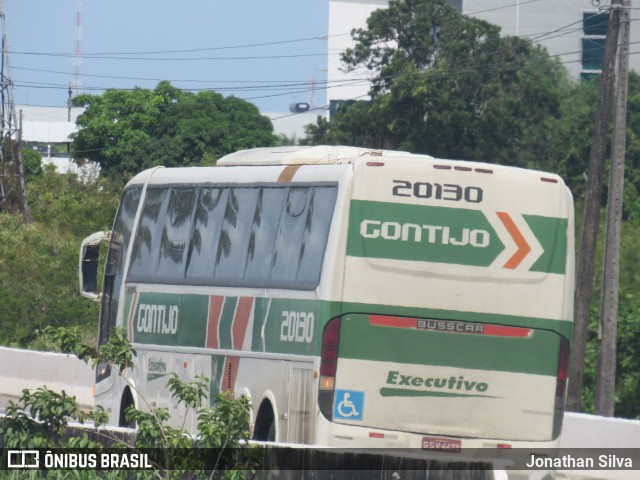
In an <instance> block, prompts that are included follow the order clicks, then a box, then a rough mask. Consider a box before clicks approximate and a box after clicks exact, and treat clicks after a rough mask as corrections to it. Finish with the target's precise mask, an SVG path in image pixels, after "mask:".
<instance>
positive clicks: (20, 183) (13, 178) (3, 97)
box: [0, 0, 31, 223]
mask: <svg viewBox="0 0 640 480" xmlns="http://www.w3.org/2000/svg"><path fill="white" fill-rule="evenodd" d="M0 23H1V24H2V60H1V63H0V79H1V83H0V101H1V102H0V103H1V106H0V108H1V109H2V111H1V114H2V115H1V118H0V128H1V131H0V135H1V137H0V164H1V165H0V166H1V170H0V207H5V205H6V204H7V203H9V200H10V199H11V197H12V196H14V195H15V198H17V203H18V204H19V206H20V209H21V210H22V215H23V217H24V221H25V223H29V222H30V221H31V216H30V214H29V206H28V204H27V187H26V184H25V179H24V167H23V165H22V157H21V152H20V149H19V148H20V147H19V146H18V147H17V149H16V145H15V144H14V141H13V136H14V135H15V134H16V133H17V132H18V129H17V128H16V112H15V104H14V102H13V81H12V80H11V69H10V67H9V51H8V45H7V25H6V19H5V15H4V3H3V2H2V0H0ZM14 191H15V194H13V192H14Z"/></svg>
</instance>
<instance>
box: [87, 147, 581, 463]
mask: <svg viewBox="0 0 640 480" xmlns="http://www.w3.org/2000/svg"><path fill="white" fill-rule="evenodd" d="M573 228H574V226H573V204H572V198H571V194H570V192H569V190H568V189H567V187H566V186H565V184H564V183H563V181H562V180H561V179H560V178H559V177H558V176H556V175H553V174H548V173H542V172H538V171H531V170H524V169H517V168H511V167H505V166H498V165H490V164H484V163H477V162H466V161H451V160H441V159H436V158H432V157H429V156H426V155H412V154H408V153H404V152H392V151H375V150H368V149H360V148H354V147H326V146H318V147H279V148H261V149H253V150H247V151H241V152H237V153H234V154H231V155H228V156H226V157H224V158H222V159H221V160H220V161H219V162H218V166H216V167H202V168H201V167H191V168H166V169H165V168H154V169H150V170H147V171H144V172H142V173H140V174H139V175H137V176H136V177H135V178H133V179H132V180H131V181H130V182H129V183H128V184H127V186H126V188H125V190H124V193H123V196H122V201H121V203H120V207H119V210H118V213H117V216H116V219H115V223H114V226H113V230H112V231H111V232H98V233H96V234H94V235H92V236H90V237H88V238H87V239H85V241H84V242H83V244H82V248H81V253H80V260H81V262H80V263H81V265H80V283H81V291H82V293H83V295H85V296H87V297H90V298H93V299H96V300H99V301H100V302H101V314H100V328H99V342H101V343H102V342H105V341H106V339H107V338H108V336H109V332H110V330H111V329H112V328H114V327H115V326H119V327H123V328H124V329H125V330H126V331H127V332H128V337H129V339H130V341H131V342H132V343H133V345H134V348H135V349H136V350H137V352H138V357H137V366H136V368H135V369H132V370H130V371H127V372H125V374H124V375H123V376H122V377H121V376H119V375H118V374H117V372H115V371H114V369H110V368H109V367H108V366H104V365H99V366H98V368H97V372H96V385H95V399H96V403H97V404H99V405H103V406H104V407H105V408H106V410H107V411H108V413H109V415H110V422H111V423H113V424H121V425H122V424H124V423H125V422H124V415H123V412H124V409H125V408H126V407H127V406H128V405H132V404H133V405H135V406H137V407H139V408H148V407H147V406H146V405H150V406H152V407H155V406H157V407H166V408H168V409H169V411H170V413H171V414H172V417H173V418H175V419H176V421H178V420H179V421H180V423H181V422H182V420H183V415H184V412H182V411H180V410H179V407H178V406H177V405H176V404H175V401H174V400H173V399H172V398H171V397H170V395H169V394H168V390H167V379H168V375H169V374H170V373H171V372H175V373H176V374H178V375H179V376H180V378H182V379H183V380H186V381H189V380H191V379H193V378H194V377H195V376H196V375H205V376H206V377H208V378H210V382H211V385H210V390H211V393H212V394H215V393H217V392H220V391H226V390H229V391H231V392H233V394H234V395H235V396H237V397H240V396H245V397H247V398H248V399H249V400H250V402H251V405H252V414H251V415H252V417H251V425H250V427H251V431H252V435H253V438H255V439H258V440H267V441H270V440H275V441H279V442H288V443H304V444H313V445H323V446H337V447H341V446H345V447H385V448H396V447H398V448H405V447H409V448H423V449H426V450H443V449H445V450H453V451H455V450H456V449H460V448H465V447H470V448H475V447H505V446H506V447H509V446H512V447H518V446H527V447H536V448H546V447H553V446H555V445H556V441H557V438H558V435H559V433H560V428H561V423H562V417H563V411H564V398H565V386H566V381H567V377H566V372H567V361H568V348H569V341H570V338H571V329H572V305H573V287H574V280H573V279H574V277H573V270H574V254H573V249H574V238H573ZM107 240H108V241H109V248H108V251H107V254H106V262H105V274H104V279H103V281H102V287H101V290H102V291H101V293H100V292H99V291H98V287H97V285H99V282H98V281H97V271H98V268H97V265H98V256H99V244H100V243H101V242H102V241H107ZM143 399H144V400H143ZM187 422H188V423H191V428H192V430H193V431H195V424H194V423H195V422H194V419H189V418H188V419H187Z"/></svg>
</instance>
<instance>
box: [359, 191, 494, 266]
mask: <svg viewBox="0 0 640 480" xmlns="http://www.w3.org/2000/svg"><path fill="white" fill-rule="evenodd" d="M504 249H505V246H504V245H503V244H502V242H501V241H500V238H499V237H498V234H497V233H496V232H495V230H494V229H493V227H492V226H491V224H490V223H489V221H488V220H487V218H486V216H485V214H484V213H483V212H482V211H480V210H470V209H464V208H447V207H433V206H426V205H405V204H398V203H386V202H372V201H364V200H352V201H351V214H350V221H349V237H348V241H347V255H351V256H355V257H372V258H390V259H397V260H412V261H419V262H437V263H449V264H457V265H471V266H479V267H488V266H489V265H491V264H492V263H493V261H494V260H495V259H496V258H497V257H498V255H499V254H500V253H501V252H502V251H503V250H504Z"/></svg>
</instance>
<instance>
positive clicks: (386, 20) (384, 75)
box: [309, 0, 569, 166]
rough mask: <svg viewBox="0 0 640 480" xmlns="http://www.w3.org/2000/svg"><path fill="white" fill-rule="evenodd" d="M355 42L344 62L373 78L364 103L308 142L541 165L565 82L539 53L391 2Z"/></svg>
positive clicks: (425, 2)
mask: <svg viewBox="0 0 640 480" xmlns="http://www.w3.org/2000/svg"><path fill="white" fill-rule="evenodd" d="M353 37H354V40H355V41H356V45H355V47H354V48H352V49H349V50H347V51H346V52H345V53H344V54H343V56H342V59H343V61H344V63H345V65H346V66H347V68H348V69H351V70H353V69H357V68H358V69H362V68H366V69H368V70H370V71H371V72H372V73H373V75H374V79H373V82H372V87H371V91H370V96H371V100H370V101H369V102H357V103H356V104H355V105H352V106H347V107H346V108H344V109H341V110H339V111H338V114H337V115H336V118H332V119H331V124H330V127H329V129H328V131H327V132H326V135H322V136H320V137H319V138H315V139H314V140H313V141H315V142H325V141H326V142H328V143H349V144H355V145H361V146H368V147H383V148H394V149H400V150H409V151H412V152H416V153H428V154H431V155H434V156H438V157H448V158H466V159H473V160H484V161H490V162H496V163H508V164H512V165H513V164H515V165H521V166H527V165H529V164H531V163H532V162H536V164H538V163H539V161H540V159H542V160H544V159H545V158H546V157H547V144H546V141H545V140H546V138H547V137H548V135H549V131H550V128H551V123H550V122H549V119H551V118H555V117H557V116H558V115H559V106H560V102H561V100H562V98H563V97H564V94H565V91H566V89H567V88H568V87H569V81H568V78H567V75H566V72H565V71H564V69H563V68H562V66H561V65H560V64H559V63H558V62H557V61H555V60H552V59H551V58H550V57H549V56H548V54H547V53H546V51H544V50H543V49H542V48H540V47H536V46H532V45H531V44H530V43H529V42H528V41H526V40H523V39H520V38H517V37H501V36H500V30H499V27H497V26H494V25H491V24H489V23H487V22H484V21H482V20H479V19H475V18H470V17H464V16H460V15H458V14H457V12H456V11H455V10H454V9H452V8H451V7H449V6H448V5H447V4H446V2H445V1H444V0H407V1H398V0H392V1H390V2H389V8H387V9H380V10H376V11H374V12H373V13H372V14H371V16H370V17H369V19H368V20H367V28H366V29H360V30H356V31H355V32H353ZM322 127H323V126H322V125H320V124H318V125H317V126H315V127H311V131H310V132H309V133H310V134H317V133H318V132H319V131H321V129H322Z"/></svg>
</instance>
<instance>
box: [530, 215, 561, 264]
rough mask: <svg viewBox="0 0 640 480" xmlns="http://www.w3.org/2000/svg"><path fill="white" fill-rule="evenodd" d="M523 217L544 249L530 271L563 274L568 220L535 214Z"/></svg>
mask: <svg viewBox="0 0 640 480" xmlns="http://www.w3.org/2000/svg"><path fill="white" fill-rule="evenodd" d="M523 218H524V219H525V221H526V222H527V224H528V225H529V228H531V231H532V232H533V233H534V234H535V236H536V238H537V239H538V241H539V242H540V245H541V246H542V248H543V249H544V253H543V254H542V255H541V256H540V258H538V260H537V261H536V263H534V264H533V266H532V267H531V271H532V272H549V273H559V274H564V273H565V269H566V263H567V255H566V251H567V228H568V226H569V222H568V220H567V219H566V218H553V217H541V216H537V215H523Z"/></svg>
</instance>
